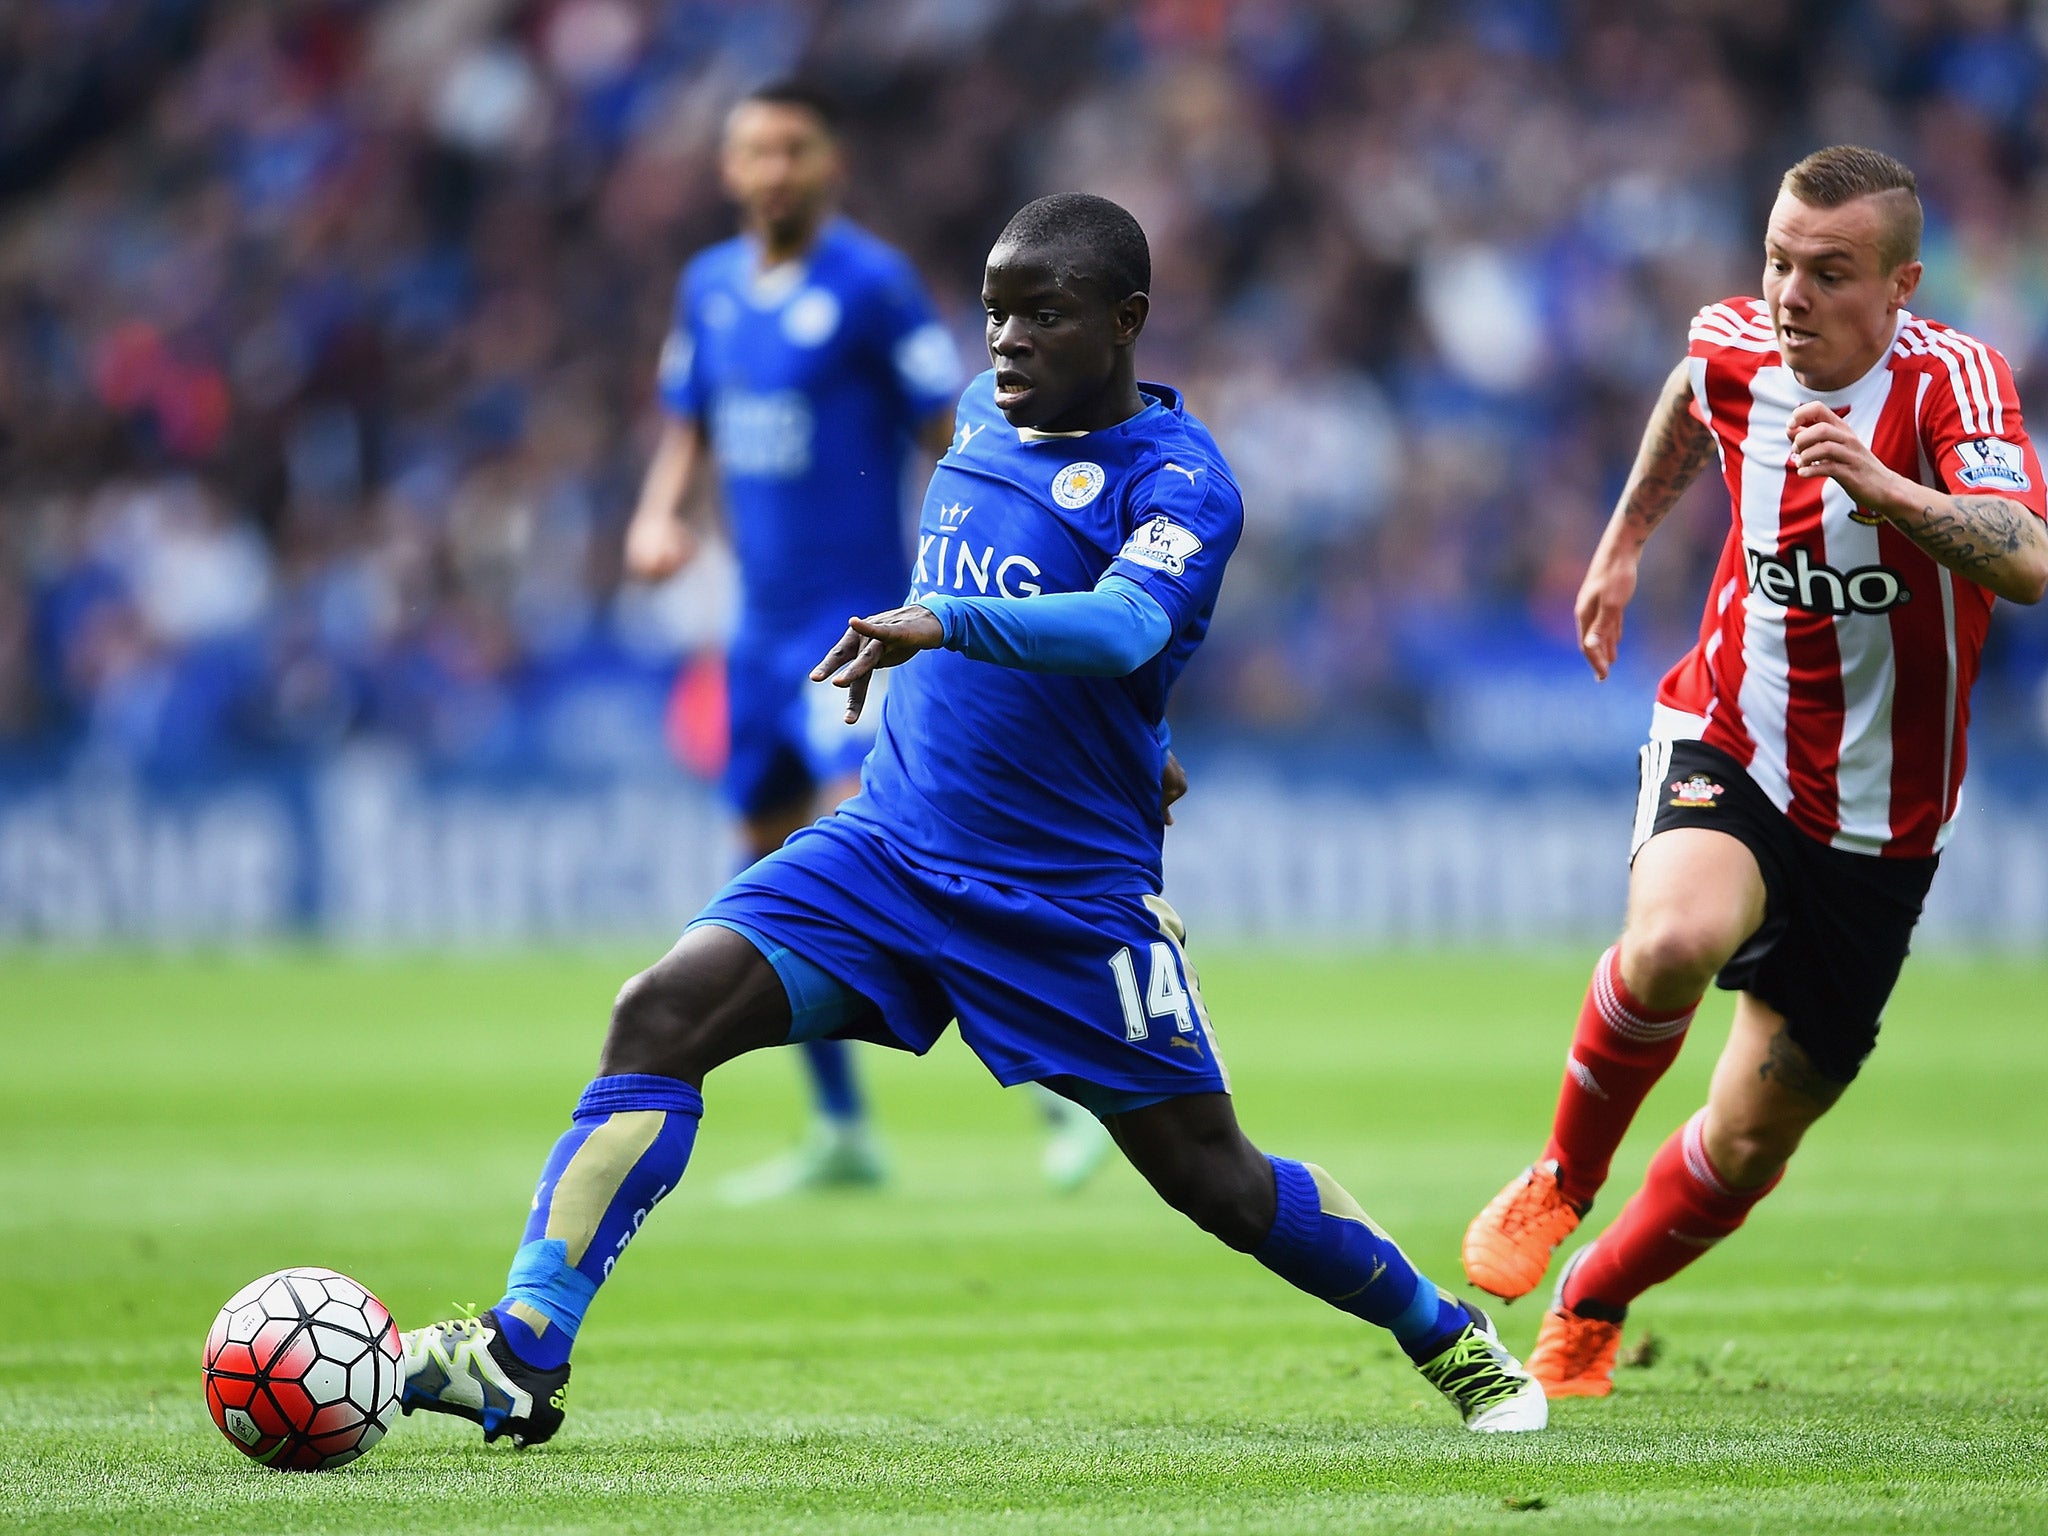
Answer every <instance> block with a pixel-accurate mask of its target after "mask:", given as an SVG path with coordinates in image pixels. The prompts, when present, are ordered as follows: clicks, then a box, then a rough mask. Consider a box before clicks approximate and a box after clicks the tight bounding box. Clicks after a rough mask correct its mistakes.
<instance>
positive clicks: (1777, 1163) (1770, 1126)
mask: <svg viewBox="0 0 2048 1536" xmlns="http://www.w3.org/2000/svg"><path fill="white" fill-rule="evenodd" d="M1804 1130H1805V1127H1804V1126H1788V1125H1779V1124H1776V1123H1774V1122H1772V1121H1770V1120H1768V1119H1762V1118H1756V1117H1750V1116H1739V1115H1738V1116H1728V1115H1725V1114H1724V1115H1721V1116H1718V1117H1710V1118H1709V1120H1708V1122H1707V1126H1706V1133H1707V1134H1706V1150H1707V1157H1708V1160H1709V1161H1711V1162H1712V1163H1713V1165H1714V1172H1716V1173H1717V1174H1719V1175H1720V1176H1721V1178H1722V1179H1723V1180H1725V1181H1726V1182H1727V1183H1728V1184H1730V1185H1732V1186H1733V1187H1734V1188H1736V1189H1755V1188H1757V1187H1758V1186H1759V1185H1763V1184H1768V1183H1769V1182H1770V1181H1771V1180H1772V1179H1774V1178H1776V1177H1777V1176H1778V1171H1779V1170H1780V1169H1781V1168H1783V1167H1784V1166H1785V1164H1786V1163H1788V1162H1790V1161H1791V1159H1792V1154H1793V1153H1794V1152H1796V1151H1798V1150H1799V1139H1800V1136H1801V1134H1802V1133H1803V1131H1804Z"/></svg>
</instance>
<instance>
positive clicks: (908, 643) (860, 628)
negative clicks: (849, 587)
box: [811, 603, 946, 725]
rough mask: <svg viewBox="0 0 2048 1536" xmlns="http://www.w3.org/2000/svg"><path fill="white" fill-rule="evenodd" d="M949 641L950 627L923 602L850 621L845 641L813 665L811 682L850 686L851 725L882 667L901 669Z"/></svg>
mask: <svg viewBox="0 0 2048 1536" xmlns="http://www.w3.org/2000/svg"><path fill="white" fill-rule="evenodd" d="M945 643H946V630H945V626H944V625H942V624H941V623H939V621H938V618H937V616H936V615H934V614H933V613H932V611H931V609H929V608H926V607H924V606H923V605H922V604H919V603H910V604H907V605H906V606H904V607H902V608H891V609H890V610H889V611H888V612H887V613H877V614H871V615H870V616H869V617H867V618H865V619H848V620H847V621H846V633H845V634H843V635H841V636H840V637H839V643H838V644H837V645H835V646H833V647H832V649H831V650H829V651H827V652H826V653H825V659H824V660H823V661H821V662H819V663H818V664H817V665H816V666H815V667H813V668H811V681H812V682H814V683H822V682H825V681H827V680H828V679H829V680H830V682H831V684H832V686H833V687H835V688H844V689H845V690H846V723H847V724H848V725H852V724H853V723H854V722H855V721H856V720H858V719H859V718H860V712H861V711H862V710H863V709H865V708H866V707H867V702H868V683H869V681H870V680H871V679H872V678H873V677H874V675H875V672H876V671H877V669H879V668H882V667H900V666H902V665H903V663H904V662H906V661H908V660H910V658H911V657H913V656H915V655H916V654H917V653H918V652H919V651H935V650H937V649H938V648H939V647H940V646H942V645H944V644H945Z"/></svg>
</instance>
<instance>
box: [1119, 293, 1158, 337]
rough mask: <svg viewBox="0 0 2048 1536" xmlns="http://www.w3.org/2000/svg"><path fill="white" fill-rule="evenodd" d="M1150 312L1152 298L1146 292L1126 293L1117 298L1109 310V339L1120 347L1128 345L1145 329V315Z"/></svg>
mask: <svg viewBox="0 0 2048 1536" xmlns="http://www.w3.org/2000/svg"><path fill="white" fill-rule="evenodd" d="M1151 313H1152V300H1151V298H1150V297H1149V296H1148V295H1146V294H1142V293H1133V294H1127V295H1126V296H1125V297H1123V298H1121V299H1118V300H1117V301H1116V303H1115V305H1113V306H1112V307H1111V309H1110V312H1109V320H1110V326H1111V339H1112V340H1114V341H1115V343H1116V345H1118V346H1120V347H1128V346H1130V345H1131V344H1132V343H1133V342H1135V341H1136V340H1137V339H1138V333H1139V332H1141V331H1143V330H1144V329H1145V317H1146V316H1147V315H1149V314H1151Z"/></svg>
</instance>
